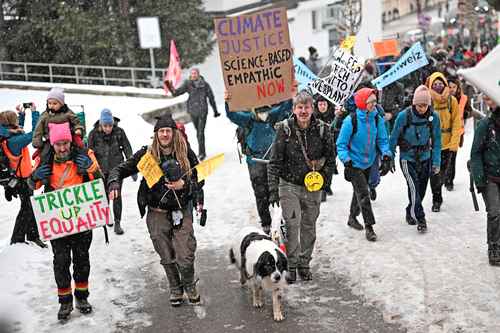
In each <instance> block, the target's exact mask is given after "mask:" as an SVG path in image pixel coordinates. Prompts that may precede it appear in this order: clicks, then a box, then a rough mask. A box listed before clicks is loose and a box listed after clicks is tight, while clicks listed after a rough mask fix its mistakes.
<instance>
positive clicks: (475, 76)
mask: <svg viewBox="0 0 500 333" xmlns="http://www.w3.org/2000/svg"><path fill="white" fill-rule="evenodd" d="M499 67H500V46H498V45H497V46H496V47H495V48H494V49H493V50H491V51H490V53H488V55H486V57H485V58H483V59H482V60H481V61H480V62H478V63H477V65H476V66H474V67H472V68H464V69H460V70H458V72H457V73H458V74H459V75H462V76H463V77H464V78H465V79H466V80H467V81H468V82H470V83H472V84H473V85H474V86H475V87H476V88H478V89H479V90H481V91H482V92H484V93H485V94H486V95H488V96H489V97H490V98H491V99H492V100H494V101H495V103H497V105H500V70H498V68H499Z"/></svg>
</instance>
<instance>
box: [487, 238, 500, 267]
mask: <svg viewBox="0 0 500 333" xmlns="http://www.w3.org/2000/svg"><path fill="white" fill-rule="evenodd" d="M488 260H489V262H490V265H491V266H500V245H498V244H495V243H491V244H488Z"/></svg>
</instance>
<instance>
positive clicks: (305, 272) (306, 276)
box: [298, 267, 313, 281]
mask: <svg viewBox="0 0 500 333" xmlns="http://www.w3.org/2000/svg"><path fill="white" fill-rule="evenodd" d="M298 272H299V276H300V279H301V280H302V281H311V280H312V278H313V277H312V273H311V270H310V269H309V268H306V267H304V268H300V267H299V269H298Z"/></svg>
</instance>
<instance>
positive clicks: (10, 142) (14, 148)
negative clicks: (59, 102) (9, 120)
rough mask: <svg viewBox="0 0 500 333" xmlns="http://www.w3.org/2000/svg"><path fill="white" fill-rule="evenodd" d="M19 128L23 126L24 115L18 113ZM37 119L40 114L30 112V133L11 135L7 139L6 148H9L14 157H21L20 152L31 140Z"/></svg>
mask: <svg viewBox="0 0 500 333" xmlns="http://www.w3.org/2000/svg"><path fill="white" fill-rule="evenodd" d="M18 117H19V126H21V127H23V126H24V119H25V115H24V113H19V116H18ZM38 118H40V113H39V112H38V111H32V112H31V132H29V133H23V134H12V135H11V136H10V137H9V138H8V139H7V148H9V150H10V152H11V153H12V154H13V155H15V156H19V155H21V151H22V149H23V148H24V147H26V146H28V145H29V144H30V143H31V140H32V139H33V130H34V129H35V128H36V124H37V123H38Z"/></svg>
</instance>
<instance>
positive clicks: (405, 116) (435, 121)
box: [389, 107, 441, 167]
mask: <svg viewBox="0 0 500 333" xmlns="http://www.w3.org/2000/svg"><path fill="white" fill-rule="evenodd" d="M431 112H432V113H431V116H430V117H432V132H433V135H432V139H433V142H432V166H434V167H439V166H440V165H441V123H440V120H439V114H437V113H436V112H435V111H433V110H432V111H431ZM408 122H409V123H408ZM407 125H409V126H408V127H407V128H406V130H405V129H404V128H405V126H407ZM403 132H404V133H403ZM430 135H431V133H430V131H429V126H428V117H425V118H424V117H420V116H419V115H417V112H416V111H415V110H413V108H412V107H408V108H406V109H405V110H403V111H401V112H400V113H399V114H398V116H397V118H396V121H395V123H394V128H393V129H392V133H391V138H390V140H389V144H390V147H391V152H392V154H393V155H394V156H396V146H398V145H399V141H400V139H403V140H404V141H406V143H408V144H409V146H411V147H414V148H411V149H409V150H406V149H405V150H403V151H402V149H401V146H400V147H399V159H400V160H406V161H410V162H415V161H416V158H417V154H418V159H419V160H420V161H426V160H428V159H429V158H431V150H430V149H419V148H418V147H417V146H426V145H427V144H428V143H429V139H430ZM429 148H431V147H429ZM417 150H420V151H419V152H417Z"/></svg>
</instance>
